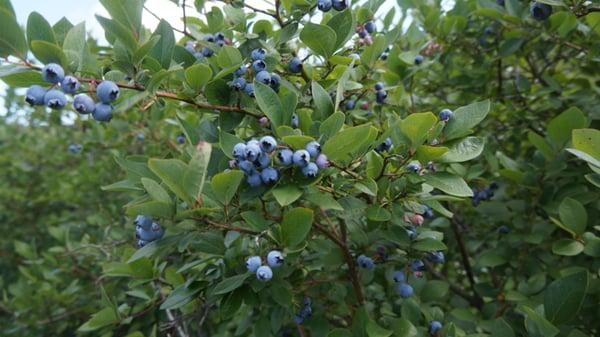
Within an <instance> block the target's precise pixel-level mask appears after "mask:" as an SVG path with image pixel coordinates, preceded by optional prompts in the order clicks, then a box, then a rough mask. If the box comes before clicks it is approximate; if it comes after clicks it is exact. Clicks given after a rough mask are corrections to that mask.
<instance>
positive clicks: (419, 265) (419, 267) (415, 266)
mask: <svg viewBox="0 0 600 337" xmlns="http://www.w3.org/2000/svg"><path fill="white" fill-rule="evenodd" d="M410 269H411V270H412V271H413V272H416V271H425V263H423V261H421V260H413V262H411V263H410Z"/></svg>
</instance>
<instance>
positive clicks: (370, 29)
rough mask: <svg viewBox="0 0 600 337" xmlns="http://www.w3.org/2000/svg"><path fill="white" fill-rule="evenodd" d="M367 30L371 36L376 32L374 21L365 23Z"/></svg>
mask: <svg viewBox="0 0 600 337" xmlns="http://www.w3.org/2000/svg"><path fill="white" fill-rule="evenodd" d="M365 30H366V31H367V32H368V33H369V34H372V33H373V32H375V23H374V22H373V21H367V22H365Z"/></svg>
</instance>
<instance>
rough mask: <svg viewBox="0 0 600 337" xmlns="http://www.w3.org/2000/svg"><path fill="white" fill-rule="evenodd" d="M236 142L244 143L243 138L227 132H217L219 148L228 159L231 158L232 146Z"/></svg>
mask: <svg viewBox="0 0 600 337" xmlns="http://www.w3.org/2000/svg"><path fill="white" fill-rule="evenodd" d="M237 143H244V141H243V140H241V139H240V138H238V137H237V136H234V135H232V134H230V133H227V132H221V133H220V134H219V145H220V146H221V150H222V151H223V153H225V155H226V156H227V157H228V158H229V159H233V147H234V146H235V144H237Z"/></svg>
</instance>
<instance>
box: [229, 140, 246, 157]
mask: <svg viewBox="0 0 600 337" xmlns="http://www.w3.org/2000/svg"><path fill="white" fill-rule="evenodd" d="M231 154H232V155H233V158H235V159H237V160H244V159H246V144H244V143H237V144H235V145H234V146H233V151H232V153H231Z"/></svg>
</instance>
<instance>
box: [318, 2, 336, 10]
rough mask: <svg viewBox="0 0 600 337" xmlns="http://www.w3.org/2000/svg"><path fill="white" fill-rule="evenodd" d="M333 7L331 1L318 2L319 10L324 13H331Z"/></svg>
mask: <svg viewBox="0 0 600 337" xmlns="http://www.w3.org/2000/svg"><path fill="white" fill-rule="evenodd" d="M332 6H333V4H332V3H331V0H317V8H318V9H319V10H320V11H322V12H329V10H331V7H332Z"/></svg>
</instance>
